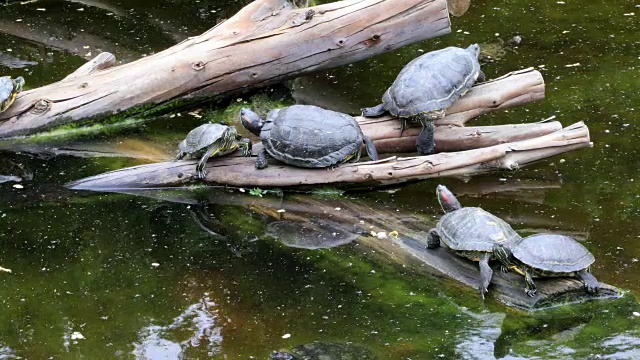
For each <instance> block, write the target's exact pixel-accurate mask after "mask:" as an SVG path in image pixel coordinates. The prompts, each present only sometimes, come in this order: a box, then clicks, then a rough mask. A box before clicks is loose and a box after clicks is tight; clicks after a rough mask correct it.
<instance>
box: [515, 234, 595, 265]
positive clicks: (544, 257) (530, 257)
mask: <svg viewBox="0 0 640 360" xmlns="http://www.w3.org/2000/svg"><path fill="white" fill-rule="evenodd" d="M512 252H513V256H514V257H515V258H516V259H518V260H519V261H521V262H522V263H524V264H525V265H528V266H530V267H532V268H535V269H538V270H543V271H547V272H555V273H571V272H575V271H580V270H584V269H586V268H588V267H589V266H590V265H591V264H593V262H594V261H595V258H594V257H593V254H591V253H590V252H589V250H587V248H585V247H584V246H583V245H582V244H580V243H579V242H577V241H575V240H574V239H572V238H570V237H568V236H564V235H555V234H536V235H532V236H528V237H526V238H524V239H522V241H520V242H519V243H518V244H517V245H516V246H515V248H514V249H513V250H512Z"/></svg>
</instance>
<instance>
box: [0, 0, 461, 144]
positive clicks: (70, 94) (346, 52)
mask: <svg viewBox="0 0 640 360" xmlns="http://www.w3.org/2000/svg"><path fill="white" fill-rule="evenodd" d="M450 30H451V28H450V23H449V17H448V14H447V6H446V1H445V0H387V1H379V0H344V1H338V2H332V3H328V4H323V5H319V6H314V7H310V8H303V9H296V8H293V7H292V6H291V5H290V3H289V2H287V1H284V0H256V1H254V2H252V3H250V4H248V5H247V6H245V7H244V8H243V9H241V10H240V11H239V12H238V13H237V14H236V15H235V16H233V17H232V18H230V19H228V20H227V21H225V22H223V23H221V24H219V25H217V26H215V27H213V28H212V29H210V30H209V31H207V32H205V33H203V34H202V35H200V36H197V37H194V38H190V39H187V40H185V41H183V42H181V43H179V44H177V45H175V46H173V47H171V48H169V49H167V50H165V51H162V52H160V53H157V54H154V55H151V56H148V57H145V58H142V59H139V60H137V61H134V62H131V63H128V64H124V65H120V66H115V67H111V68H108V69H105V70H102V71H97V72H91V73H89V74H85V75H80V76H74V77H71V78H66V79H63V80H61V81H59V82H56V83H53V84H50V85H47V86H43V87H40V88H37V89H32V90H29V91H24V92H22V93H20V95H19V96H18V98H17V100H16V102H15V103H14V104H13V106H12V107H11V108H10V109H9V110H8V111H5V112H3V113H2V114H0V121H3V122H1V123H0V138H7V137H13V136H19V135H29V134H33V133H36V132H39V131H43V130H46V129H48V128H50V127H52V126H53V125H62V124H68V123H73V122H77V121H86V119H89V118H92V119H93V118H100V116H101V115H103V116H105V115H112V114H114V113H120V112H123V111H126V110H129V109H132V108H136V109H141V108H142V107H144V110H145V111H149V110H150V109H158V108H164V107H166V106H168V105H169V104H170V103H173V102H174V101H176V100H178V99H180V100H189V101H200V100H202V99H206V98H210V97H212V96H219V95H229V94H231V93H234V92H237V91H238V90H245V89H248V88H251V87H260V86H265V85H268V84H271V83H276V82H280V81H282V80H284V79H287V78H291V77H295V76H299V75H302V74H305V73H308V72H312V71H318V70H322V69H328V68H332V67H336V66H340V65H344V64H348V63H352V62H355V61H358V60H362V59H365V58H367V57H370V56H373V55H375V54H379V53H382V52H386V51H391V50H393V49H397V48H399V47H402V46H404V45H407V44H411V43H414V42H418V41H421V40H424V39H428V38H431V37H435V36H439V35H443V34H446V33H448V32H450ZM141 111H142V110H140V112H141ZM135 112H138V110H135ZM134 115H139V114H131V116H134Z"/></svg>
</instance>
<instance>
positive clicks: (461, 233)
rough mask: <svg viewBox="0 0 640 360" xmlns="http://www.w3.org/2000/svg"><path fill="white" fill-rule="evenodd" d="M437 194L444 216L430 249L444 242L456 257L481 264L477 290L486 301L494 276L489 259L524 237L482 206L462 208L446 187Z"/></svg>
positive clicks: (432, 232)
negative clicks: (496, 252)
mask: <svg viewBox="0 0 640 360" xmlns="http://www.w3.org/2000/svg"><path fill="white" fill-rule="evenodd" d="M436 194H437V197H438V202H439V203H440V206H441V207H442V210H443V211H444V212H445V215H444V216H442V218H440V221H438V224H437V225H436V227H435V229H431V230H430V231H429V235H428V236H427V248H428V249H435V248H437V247H439V246H440V241H442V242H444V243H445V244H446V245H447V246H448V247H449V248H450V249H451V250H453V251H454V252H455V253H456V254H457V255H459V256H462V257H466V258H468V259H471V260H473V261H478V262H479V266H480V285H479V287H478V289H479V290H480V296H481V297H482V298H484V293H486V292H487V288H488V287H489V283H490V282H491V277H492V275H493V270H491V267H489V260H492V259H494V255H493V250H494V246H495V245H497V244H501V245H511V244H514V243H516V242H518V241H520V240H521V239H522V238H521V237H520V235H518V233H516V231H515V230H513V228H511V226H510V225H509V224H507V223H506V222H505V221H504V220H502V219H500V218H499V217H497V216H495V215H493V214H491V213H490V212H488V211H485V210H483V209H482V208H479V207H462V206H461V205H460V202H459V201H458V199H456V197H455V196H454V195H453V193H452V192H451V191H450V190H449V189H447V187H446V186H444V185H438V186H437V188H436Z"/></svg>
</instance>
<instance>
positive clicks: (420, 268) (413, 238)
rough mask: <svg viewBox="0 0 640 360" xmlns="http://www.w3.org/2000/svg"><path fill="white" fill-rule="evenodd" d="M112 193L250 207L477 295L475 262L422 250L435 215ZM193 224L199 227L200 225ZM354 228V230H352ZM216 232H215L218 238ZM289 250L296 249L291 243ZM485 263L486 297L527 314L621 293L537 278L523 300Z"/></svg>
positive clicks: (358, 204) (307, 200)
mask: <svg viewBox="0 0 640 360" xmlns="http://www.w3.org/2000/svg"><path fill="white" fill-rule="evenodd" d="M117 192H124V193H128V194H133V195H140V196H146V197H151V198H155V199H160V200H164V201H173V202H179V203H185V204H198V205H200V206H202V205H203V201H204V204H206V203H207V202H210V203H212V204H215V206H217V205H218V204H223V205H229V204H232V205H240V206H246V207H247V208H250V210H249V209H248V210H247V211H251V212H258V213H261V214H265V215H267V216H268V217H270V218H271V220H272V221H273V222H272V223H271V224H270V225H269V226H268V228H269V229H271V228H273V226H272V224H273V225H281V224H282V225H286V227H287V229H296V227H297V228H298V229H300V231H293V233H294V234H300V236H303V235H301V234H303V233H304V232H305V231H304V229H307V231H308V229H309V228H312V229H313V230H314V238H323V237H324V238H326V239H330V242H329V243H327V244H326V245H325V246H323V244H321V243H314V244H312V245H313V246H314V247H315V248H323V247H324V248H326V247H333V246H336V245H338V244H341V243H342V241H341V239H336V238H335V237H336V236H340V237H345V238H346V239H345V240H349V239H353V238H356V240H355V241H356V242H357V243H359V244H360V245H361V246H359V247H357V249H360V251H365V252H367V253H368V254H369V256H374V255H377V256H379V257H381V258H383V259H385V260H387V261H389V260H390V261H392V262H393V263H395V264H400V265H402V266H403V268H406V267H408V268H410V269H412V270H413V271H416V272H419V273H429V274H432V275H435V276H437V277H441V278H447V279H453V280H455V281H456V282H457V283H460V284H463V285H464V286H465V287H470V288H471V289H473V290H471V289H469V291H473V292H475V293H477V284H478V283H479V281H480V276H479V269H478V263H477V262H472V261H470V260H468V259H465V258H461V257H459V256H457V255H455V254H454V253H453V252H452V251H449V250H448V249H447V248H438V249H434V250H427V249H426V238H427V234H428V232H429V230H430V229H431V228H432V227H434V226H435V225H436V223H435V221H436V220H434V219H437V218H438V217H439V216H440V214H425V215H418V214H413V213H411V214H410V213H406V212H402V211H396V210H395V208H392V209H393V210H391V211H389V210H385V208H384V207H381V206H378V205H376V206H372V205H370V204H368V203H366V202H363V201H354V200H349V201H347V200H344V199H317V198H313V197H309V196H295V195H288V196H286V197H285V198H284V199H282V198H280V197H278V198H274V197H270V196H266V197H255V196H247V195H242V194H239V193H230V192H228V191H211V192H208V193H205V194H202V192H200V193H198V195H197V196H196V195H195V194H194V193H193V192H188V191H178V192H173V191H157V190H130V191H117ZM203 197H204V198H203ZM433 201H434V202H435V201H436V200H435V199H434V200H433ZM282 210H284V212H283V211H282ZM310 219H313V222H310ZM205 220H206V219H205ZM198 223H199V224H201V225H202V224H203V222H202V221H199V222H198ZM356 224H357V226H356V227H354V225H356ZM220 229H221V227H216V229H215V230H217V231H219V230H220ZM362 230H366V231H367V232H368V231H375V232H385V233H386V234H389V233H390V232H391V231H396V232H397V233H398V236H397V237H395V236H389V235H388V236H387V238H386V239H379V238H377V237H372V236H362V232H363V231H362ZM205 231H206V230H205ZM217 231H216V232H215V233H216V235H218V236H219V235H220V234H218V233H217ZM290 233H291V231H290ZM269 235H271V236H273V235H274V234H272V233H269ZM276 235H277V234H276ZM325 235H326V236H325ZM285 245H288V246H290V244H289V243H288V242H285ZM294 246H296V245H295V244H294ZM305 247H308V246H305ZM370 250H374V251H370ZM491 264H492V267H493V268H494V273H493V279H492V282H491V285H490V287H489V293H488V294H487V297H488V298H493V299H496V300H498V301H500V302H502V303H504V304H506V305H509V306H512V307H516V308H520V309H524V310H527V311H535V310H541V309H547V308H550V307H556V306H562V305H567V304H570V303H575V302H584V301H588V300H596V299H611V298H619V297H621V296H622V292H621V290H619V289H617V288H615V287H613V286H611V285H607V284H604V283H600V292H599V293H598V294H597V295H595V296H593V295H589V294H588V293H587V292H586V291H585V289H584V286H583V284H582V283H581V282H580V281H578V280H577V279H575V278H539V279H536V285H537V288H538V291H537V293H536V296H535V297H529V296H528V295H526V294H525V292H524V278H523V277H522V276H520V275H517V274H515V273H508V274H504V273H502V271H500V270H499V266H498V264H497V263H496V262H492V263H491ZM596 276H597V274H596Z"/></svg>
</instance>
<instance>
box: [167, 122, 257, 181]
mask: <svg viewBox="0 0 640 360" xmlns="http://www.w3.org/2000/svg"><path fill="white" fill-rule="evenodd" d="M178 147H179V148H180V152H179V153H178V156H176V160H180V159H182V158H183V157H185V156H186V155H191V156H193V157H199V156H202V158H201V159H200V161H199V162H198V165H196V176H197V177H198V178H199V179H203V178H204V177H205V176H206V175H207V172H206V171H204V165H205V163H206V162H207V160H209V158H210V157H215V156H222V155H226V154H229V153H231V152H233V151H234V150H236V149H237V148H241V149H242V155H244V156H251V140H249V139H243V138H242V137H241V136H240V135H238V132H237V131H236V128H235V127H233V126H227V125H221V124H203V125H200V126H198V127H197V128H195V129H193V130H191V131H189V133H188V134H187V137H186V138H185V139H184V140H182V142H181V143H180V144H179V145H178Z"/></svg>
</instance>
